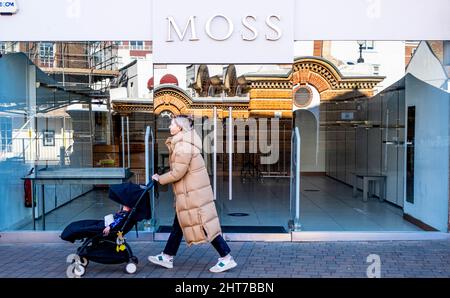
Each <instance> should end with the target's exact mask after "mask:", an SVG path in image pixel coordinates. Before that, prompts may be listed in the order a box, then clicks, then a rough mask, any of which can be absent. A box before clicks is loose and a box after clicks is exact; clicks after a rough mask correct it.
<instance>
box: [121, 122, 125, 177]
mask: <svg viewBox="0 0 450 298" xmlns="http://www.w3.org/2000/svg"><path fill="white" fill-rule="evenodd" d="M120 120H121V129H122V135H121V140H122V168H125V142H124V140H123V137H124V135H125V132H124V129H125V128H124V127H123V126H124V124H123V116H121V117H120Z"/></svg>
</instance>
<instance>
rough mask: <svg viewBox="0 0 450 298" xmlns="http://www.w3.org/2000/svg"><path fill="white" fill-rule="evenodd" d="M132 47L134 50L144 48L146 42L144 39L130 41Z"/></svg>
mask: <svg viewBox="0 0 450 298" xmlns="http://www.w3.org/2000/svg"><path fill="white" fill-rule="evenodd" d="M130 49H132V50H143V49H144V42H143V41H130Z"/></svg>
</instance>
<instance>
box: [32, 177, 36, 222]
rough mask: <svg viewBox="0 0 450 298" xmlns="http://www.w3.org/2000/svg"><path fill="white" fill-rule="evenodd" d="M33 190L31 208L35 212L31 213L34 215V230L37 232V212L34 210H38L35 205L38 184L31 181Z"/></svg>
mask: <svg viewBox="0 0 450 298" xmlns="http://www.w3.org/2000/svg"><path fill="white" fill-rule="evenodd" d="M31 189H32V195H31V208H32V209H33V210H31V212H32V215H33V230H34V231H36V211H35V210H34V208H36V206H35V204H34V198H35V195H36V183H34V181H33V180H31Z"/></svg>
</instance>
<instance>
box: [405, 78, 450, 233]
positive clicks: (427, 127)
mask: <svg viewBox="0 0 450 298" xmlns="http://www.w3.org/2000/svg"><path fill="white" fill-rule="evenodd" d="M405 84H406V106H407V107H408V106H415V107H416V125H415V153H414V155H415V156H414V204H411V203H408V202H406V197H405V205H404V212H405V213H406V214H410V215H411V216H413V217H415V218H417V219H419V220H421V221H422V222H424V223H426V224H428V225H430V226H432V227H434V228H436V229H438V230H440V231H443V232H446V231H447V223H448V200H449V154H450V151H449V131H450V130H449V113H450V110H449V109H450V105H449V102H450V97H449V93H447V92H445V91H442V90H439V89H438V88H436V87H433V86H431V85H429V84H427V83H425V82H422V81H420V80H418V79H417V78H415V77H414V76H412V75H409V74H408V75H407V76H406V83H405ZM406 117H407V116H406Z"/></svg>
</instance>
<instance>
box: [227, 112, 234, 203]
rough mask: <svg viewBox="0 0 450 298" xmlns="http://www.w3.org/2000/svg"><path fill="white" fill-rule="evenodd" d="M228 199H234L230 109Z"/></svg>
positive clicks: (230, 114) (230, 113)
mask: <svg viewBox="0 0 450 298" xmlns="http://www.w3.org/2000/svg"><path fill="white" fill-rule="evenodd" d="M228 124H229V128H228V134H229V136H228V194H229V196H228V199H229V200H230V201H231V200H232V199H233V109H232V107H229V109H228Z"/></svg>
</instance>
